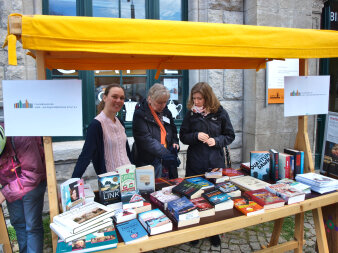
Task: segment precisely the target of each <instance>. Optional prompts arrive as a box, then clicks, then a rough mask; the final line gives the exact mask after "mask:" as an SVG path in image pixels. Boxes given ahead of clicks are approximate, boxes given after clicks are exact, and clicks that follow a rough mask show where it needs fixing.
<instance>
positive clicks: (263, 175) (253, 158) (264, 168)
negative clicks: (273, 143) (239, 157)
mask: <svg viewBox="0 0 338 253" xmlns="http://www.w3.org/2000/svg"><path fill="white" fill-rule="evenodd" d="M250 175H251V176H252V177H255V178H258V179H261V180H265V181H268V180H269V179H270V153H269V151H251V152H250Z"/></svg>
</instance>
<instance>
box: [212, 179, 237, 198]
mask: <svg viewBox="0 0 338 253" xmlns="http://www.w3.org/2000/svg"><path fill="white" fill-rule="evenodd" d="M216 189H218V190H220V191H221V192H224V193H226V194H228V195H229V196H230V197H231V198H234V197H240V196H241V191H240V189H238V187H237V186H236V185H234V184H233V183H231V182H224V183H219V184H216Z"/></svg>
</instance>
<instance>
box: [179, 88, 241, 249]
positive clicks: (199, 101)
mask: <svg viewBox="0 0 338 253" xmlns="http://www.w3.org/2000/svg"><path fill="white" fill-rule="evenodd" d="M187 107H188V110H189V111H188V112H187V114H186V116H185V117H184V119H183V122H182V125H181V129H180V140H181V142H182V143H184V144H186V145H189V147H188V150H187V160H186V177H188V176H195V175H200V174H204V173H205V172H207V171H208V170H210V169H213V168H224V167H225V155H224V147H225V146H227V145H229V144H231V143H232V142H233V141H234V139H235V132H234V129H233V127H232V124H231V121H230V118H229V115H228V113H227V111H226V110H225V109H223V107H222V106H221V105H220V102H219V100H218V99H217V97H216V95H215V94H214V92H213V90H212V88H211V87H210V85H209V84H208V83H206V82H200V83H197V84H195V85H194V87H193V88H192V89H191V92H190V97H189V100H188V105H187ZM210 241H211V243H212V245H214V246H219V244H220V238H219V236H218V235H216V236H212V237H210ZM197 242H198V241H193V242H192V244H196V243H197Z"/></svg>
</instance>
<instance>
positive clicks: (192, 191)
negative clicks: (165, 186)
mask: <svg viewBox="0 0 338 253" xmlns="http://www.w3.org/2000/svg"><path fill="white" fill-rule="evenodd" d="M172 192H173V193H176V194H178V195H181V196H186V197H187V198H189V199H194V198H199V197H201V195H202V193H203V192H204V190H202V186H201V185H197V184H194V183H190V182H189V181H187V180H183V181H182V182H181V183H179V184H178V185H176V186H175V187H174V188H173V189H172Z"/></svg>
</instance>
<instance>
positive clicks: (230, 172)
mask: <svg viewBox="0 0 338 253" xmlns="http://www.w3.org/2000/svg"><path fill="white" fill-rule="evenodd" d="M223 176H228V177H229V178H235V177H241V176H244V173H243V172H241V171H240V170H239V169H234V168H224V169H223Z"/></svg>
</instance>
